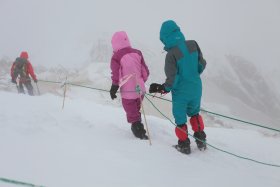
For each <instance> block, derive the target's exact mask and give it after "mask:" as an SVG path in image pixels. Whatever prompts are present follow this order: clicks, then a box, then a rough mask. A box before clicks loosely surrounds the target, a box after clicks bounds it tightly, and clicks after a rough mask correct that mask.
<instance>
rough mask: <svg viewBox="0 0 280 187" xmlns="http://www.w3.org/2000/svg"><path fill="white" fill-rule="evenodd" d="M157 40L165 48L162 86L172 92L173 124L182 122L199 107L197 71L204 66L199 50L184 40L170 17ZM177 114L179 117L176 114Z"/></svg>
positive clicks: (196, 112) (193, 44)
mask: <svg viewBox="0 0 280 187" xmlns="http://www.w3.org/2000/svg"><path fill="white" fill-rule="evenodd" d="M160 40H161V41H162V43H163V44H164V49H165V50H166V51H167V54H166V58H165V74H166V81H165V83H164V87H165V89H166V90H167V91H171V93H172V103H173V115H174V117H175V122H176V123H177V124H184V123H185V121H186V117H183V116H186V114H187V115H188V116H193V115H196V114H198V112H199V111H200V102H201V96H202V83H201V79H200V74H201V73H202V72H203V70H204V69H205V66H206V61H205V60H204V59H203V56H202V53H201V50H200V48H199V46H198V44H197V42H196V41H194V40H187V41H186V39H185V36H184V35H183V33H182V32H181V30H180V27H179V26H178V25H177V24H176V23H175V22H174V21H172V20H168V21H166V22H164V23H163V24H162V26H161V29H160ZM178 116H180V117H178Z"/></svg>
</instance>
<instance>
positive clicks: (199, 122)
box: [190, 114, 204, 132]
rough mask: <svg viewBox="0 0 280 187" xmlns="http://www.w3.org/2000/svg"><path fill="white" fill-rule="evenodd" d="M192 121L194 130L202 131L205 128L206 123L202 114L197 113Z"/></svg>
mask: <svg viewBox="0 0 280 187" xmlns="http://www.w3.org/2000/svg"><path fill="white" fill-rule="evenodd" d="M190 123H191V126H192V130H193V131H194V132H200V131H203V130H204V123H203V119H202V116H201V115H199V114H197V115H195V116H192V117H191V119H190Z"/></svg>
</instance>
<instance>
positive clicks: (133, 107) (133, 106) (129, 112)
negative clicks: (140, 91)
mask: <svg viewBox="0 0 280 187" xmlns="http://www.w3.org/2000/svg"><path fill="white" fill-rule="evenodd" d="M139 103H140V99H124V98H122V105H123V108H124V111H125V113H126V118H127V122H128V123H134V122H137V121H141V113H140V108H139V106H140V104H139Z"/></svg>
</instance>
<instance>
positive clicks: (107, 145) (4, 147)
mask: <svg viewBox="0 0 280 187" xmlns="http://www.w3.org/2000/svg"><path fill="white" fill-rule="evenodd" d="M0 103H1V107H0V122H1V123H0V149H1V155H0V158H1V159H0V166H1V167H0V176H1V177H6V178H11V179H15V180H20V181H24V182H30V183H33V184H40V185H44V186H49V187H66V186H67V187H71V186H73V187H77V186H82V187H92V186H99V187H100V186H101V187H102V186H104V187H105V186H120V187H123V186H127V187H130V186H135V187H154V186H166V187H170V186H176V187H177V186H196V187H205V186H228V187H231V186H232V187H236V186H254V187H263V186H269V187H278V186H279V184H280V169H279V168H274V167H268V166H264V165H259V164H256V163H253V162H249V161H245V160H240V159H237V158H235V157H231V156H229V155H227V154H224V153H221V152H219V151H217V150H214V149H212V148H208V149H207V150H206V151H205V152H200V151H199V150H198V149H197V148H196V145H195V142H194V140H191V147H192V151H193V152H192V154H191V155H183V154H181V153H179V152H177V151H176V150H175V149H174V148H172V147H171V146H172V145H173V144H176V142H177V139H176V137H175V134H174V127H173V126H172V125H171V124H170V122H168V121H167V120H163V119H159V118H156V117H153V116H147V121H148V124H149V130H150V133H151V138H152V143H153V145H152V146H150V145H149V144H148V141H141V140H139V139H136V138H135V137H134V136H133V135H132V133H131V130H130V125H129V124H128V123H127V122H126V118H125V114H124V111H123V110H122V109H121V108H120V107H112V106H109V105H100V104H96V103H95V102H94V101H92V100H89V99H87V98H83V99H78V98H77V97H75V98H74V95H72V97H71V98H69V97H67V98H66V103H65V108H64V110H62V109H61V106H62V98H61V97H59V96H55V95H51V94H44V95H42V96H40V97H29V96H27V95H18V94H15V93H8V92H3V91H1V92H0ZM189 129H191V128H189ZM190 132H191V130H190ZM206 132H207V135H208V138H207V140H208V142H209V143H211V144H213V145H215V146H217V147H219V148H222V149H225V150H228V151H231V152H234V153H237V154H240V155H243V156H248V157H251V158H254V159H257V160H260V161H265V162H270V163H275V164H279V163H280V152H279V150H280V146H279V145H280V139H279V136H274V137H273V136H267V135H264V133H260V132H258V131H255V130H254V129H252V128H250V127H248V128H246V129H244V128H243V129H239V128H233V129H229V128H223V127H220V126H217V125H216V124H215V123H214V122H213V123H210V122H207V127H206ZM0 186H1V187H2V186H3V187H6V186H13V185H8V184H5V183H2V182H0Z"/></svg>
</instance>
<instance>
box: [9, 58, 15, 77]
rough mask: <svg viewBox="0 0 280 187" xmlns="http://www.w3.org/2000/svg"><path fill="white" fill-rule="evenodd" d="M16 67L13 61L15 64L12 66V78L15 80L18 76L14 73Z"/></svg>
mask: <svg viewBox="0 0 280 187" xmlns="http://www.w3.org/2000/svg"><path fill="white" fill-rule="evenodd" d="M14 69H15V62H14V63H13V65H12V67H11V73H10V74H11V77H12V80H15V79H16V77H15V75H14Z"/></svg>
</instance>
